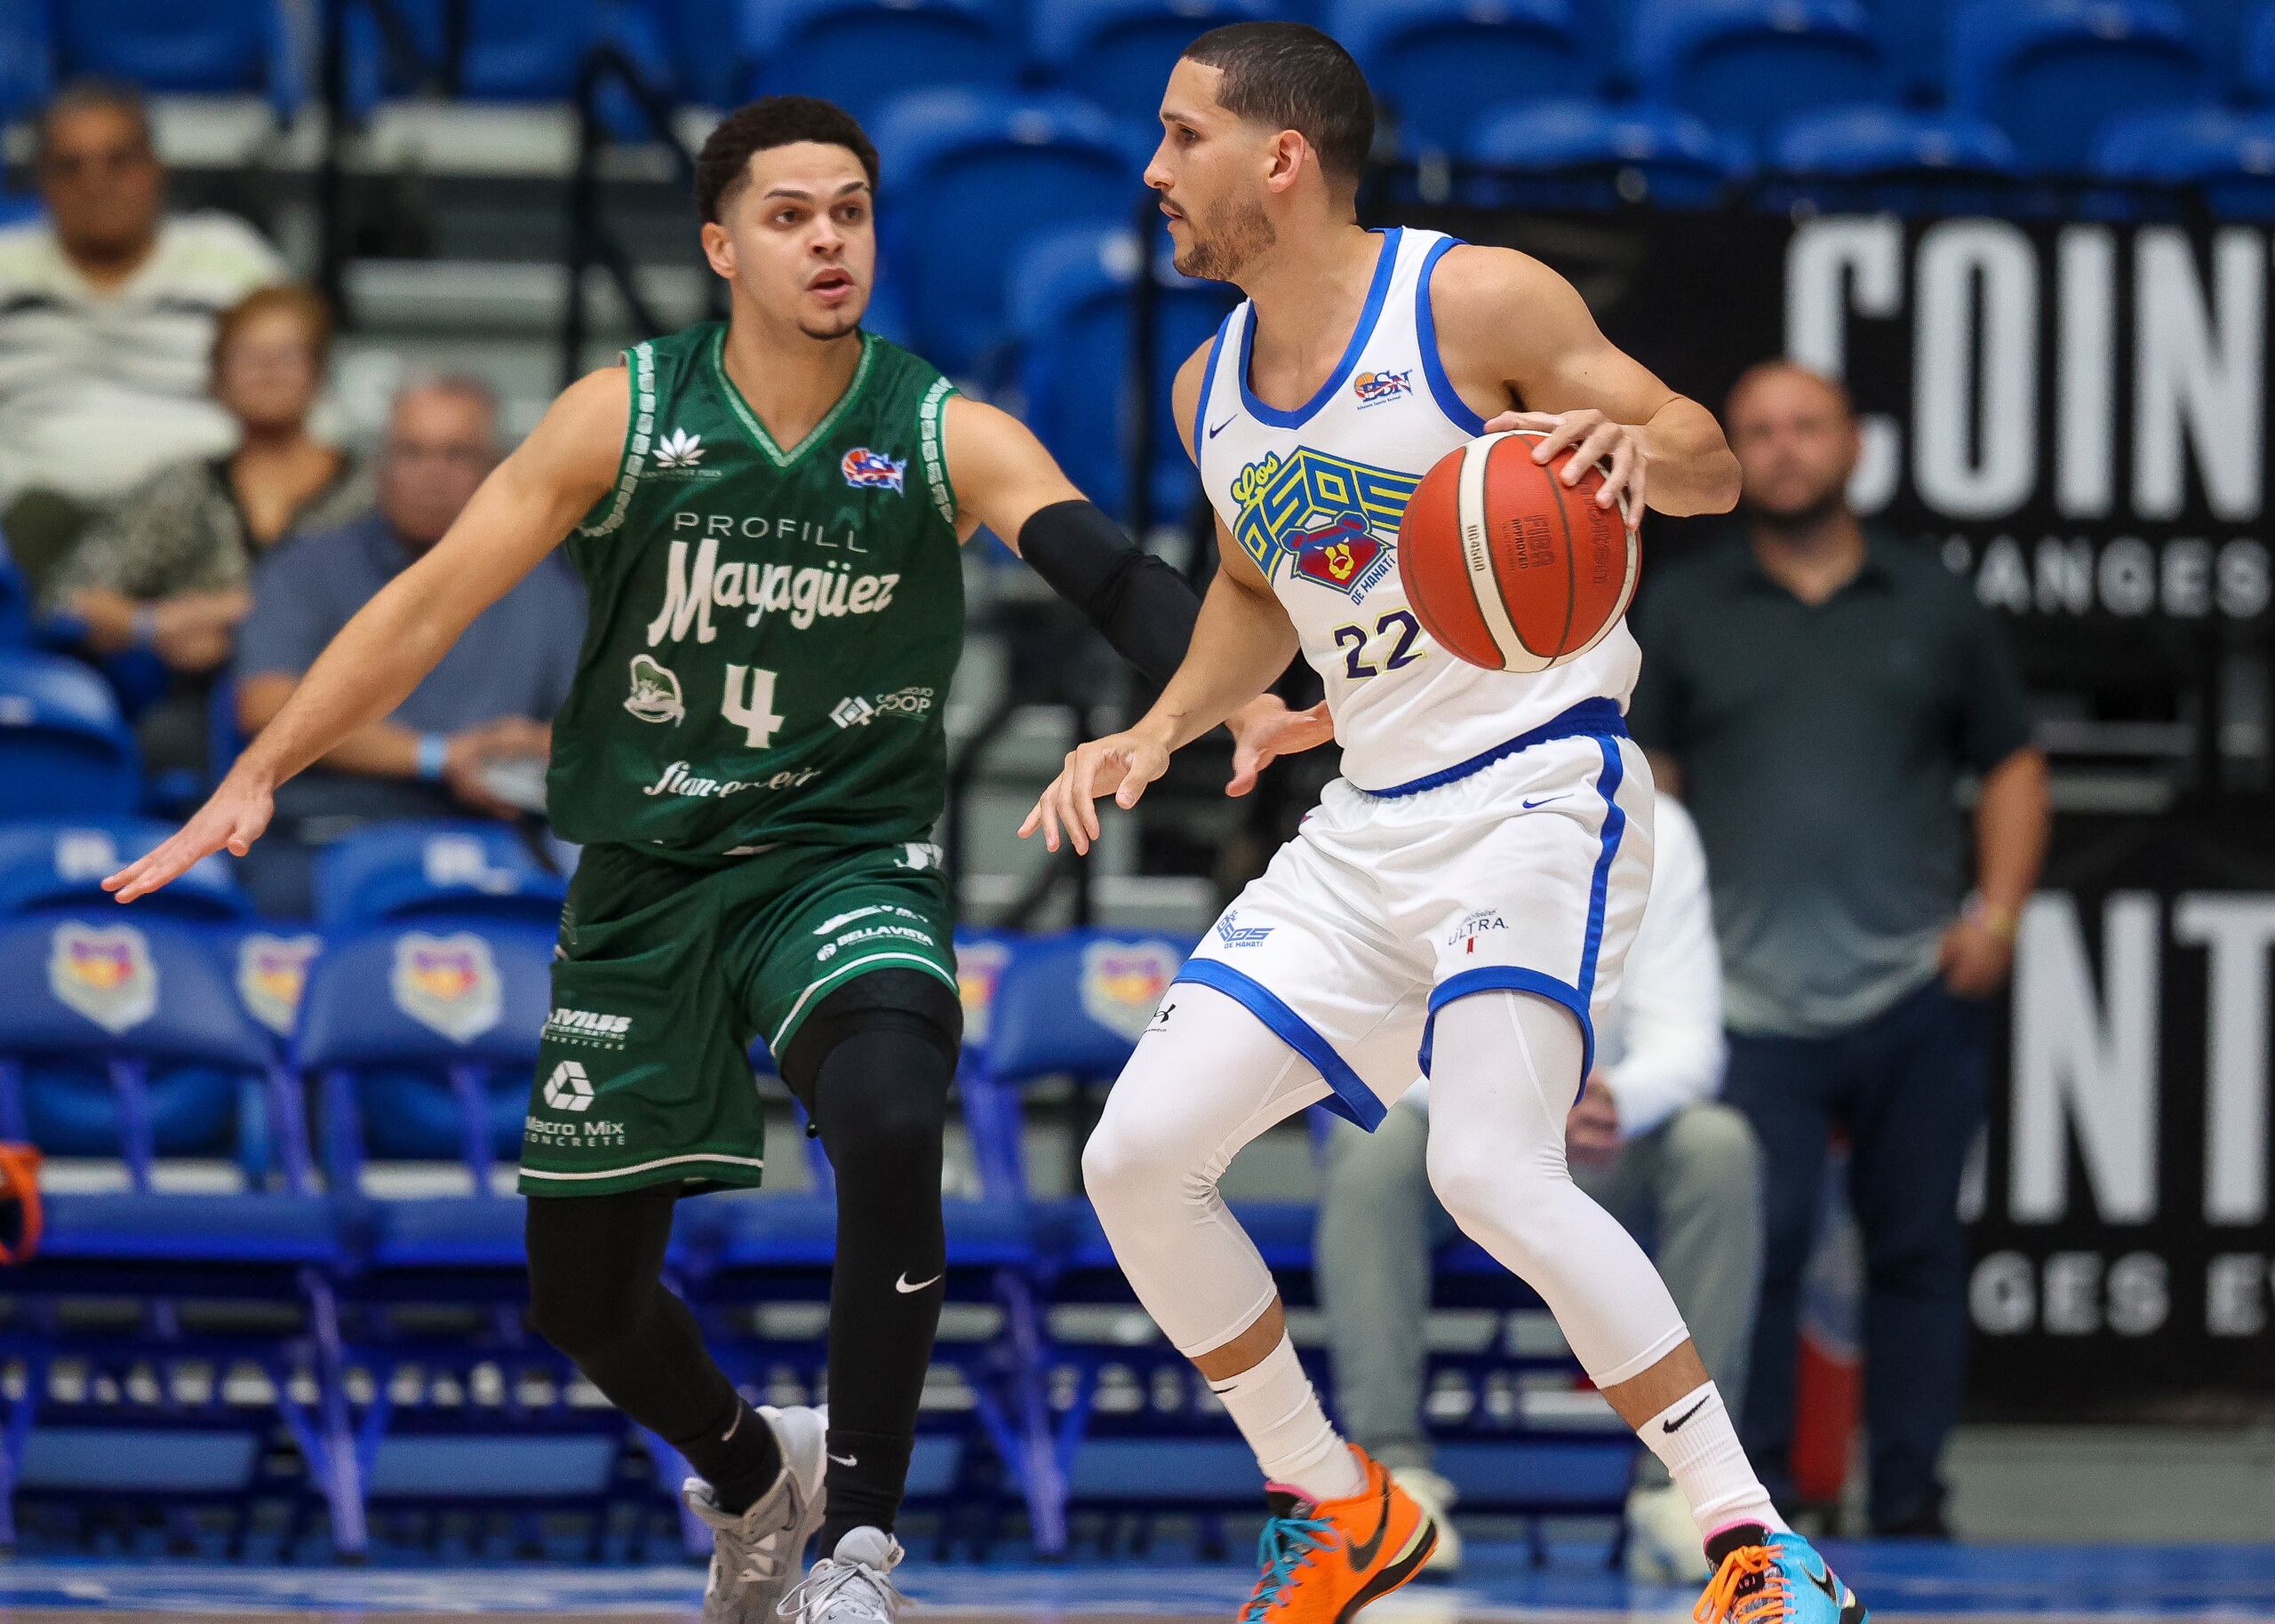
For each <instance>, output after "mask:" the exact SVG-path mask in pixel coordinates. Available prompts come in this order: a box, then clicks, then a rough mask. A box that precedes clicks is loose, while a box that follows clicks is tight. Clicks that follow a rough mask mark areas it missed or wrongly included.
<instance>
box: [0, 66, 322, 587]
mask: <svg viewBox="0 0 2275 1624" xmlns="http://www.w3.org/2000/svg"><path fill="white" fill-rule="evenodd" d="M32 172H33V175H34V177H35V178H36V180H37V182H38V185H39V194H40V201H41V203H44V205H45V214H44V218H42V219H37V220H33V221H30V222H28V223H27V224H24V225H21V226H15V227H9V228H8V229H6V230H4V231H0V523H4V525H5V527H6V529H7V534H8V540H9V545H10V547H11V549H12V552H13V553H14V554H15V557H16V561H17V563H18V564H19V565H20V566H21V567H22V569H24V571H25V573H26V574H27V575H28V576H30V577H32V578H33V582H34V585H38V583H39V581H40V579H41V577H43V576H44V572H45V570H46V569H47V568H48V566H49V565H50V564H52V562H53V561H55V560H57V559H59V558H60V557H61V556H62V554H63V553H64V552H65V550H66V549H68V547H69V545H70V544H71V542H72V541H73V540H74V539H75V538H76V536H77V535H78V532H79V530H80V529H82V528H84V525H85V523H86V521H87V520H88V519H89V518H90V517H92V515H93V514H94V513H97V512H100V510H102V509H103V508H104V507H106V506H108V505H109V504H110V503H112V502H114V501H116V499H117V498H120V497H122V496H124V494H125V493H126V492H127V491H129V490H132V489H133V488H134V487H135V486H137V485H139V484H140V483H141V482H142V481H143V480H145V479H146V478H148V476H149V475H150V474H153V473H154V472H156V470H157V469H158V468H160V467H162V466H164V465H165V464H167V463H170V462H179V461H180V460H182V459H183V458H191V457H212V456H218V455H219V454H220V453H221V452H223V451H226V450H229V449H230V447H231V446H232V445H234V444H235V441H236V428H235V425H234V424H233V423H232V422H231V421H230V419H229V417H228V413H226V412H224V411H223V410H221V409H220V407H219V406H217V405H216V404H214V403H213V402H212V400H211V399H210V398H208V395H207V384H208V382H209V379H210V377H211V372H210V367H211V362H212V353H213V327H214V322H215V320H216V318H217V317H219V316H220V314H221V312H222V311H224V310H226V309H228V307H229V306H232V305H234V304H235V303H236V302H237V301H238V300H239V299H243V297H244V296H245V295H246V294H248V293H250V292H251V291H253V290H254V289H255V288H259V287H266V286H267V285H268V284H269V283H276V282H282V281H283V280H284V266H283V261H282V260H280V259H278V258H277V256H276V251H275V249H273V248H271V247H270V246H269V245H268V244H267V243H266V242H264V241H263V240H262V239H261V237H260V235H259V233H258V232H256V231H254V230H253V228H252V227H250V226H248V225H246V224H245V223H244V222H243V220H240V219H235V218H234V217H232V216H229V215H226V214H219V213H199V214H189V215H183V216H180V217H178V218H174V219H167V218H166V217H165V214H164V209H165V197H166V171H165V166H164V164H163V163H160V162H159V161H158V154H157V149H156V146H155V145H154V143H153V142H152V139H151V134H150V118H149V114H148V110H147V109H146V108H145V107H144V106H143V103H142V99H141V97H140V95H139V94H138V93H137V92H134V91H133V90H132V88H130V87H128V86H125V85H120V84H105V83H102V82H100V81H86V82H82V83H80V84H74V85H70V86H68V87H66V88H65V89H64V90H63V91H61V92H59V93H58V94H57V96H56V97H55V99H54V100H52V101H51V102H50V103H48V105H47V106H46V107H44V108H43V109H42V110H41V112H40V114H39V115H38V117H37V118H36V120H35V121H34V123H33V143H32Z"/></svg>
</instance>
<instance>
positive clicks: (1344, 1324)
mask: <svg viewBox="0 0 2275 1624" xmlns="http://www.w3.org/2000/svg"><path fill="white" fill-rule="evenodd" d="M1655 833H1656V849H1655V852H1654V856H1653V861H1652V865H1651V889H1650V894H1649V897H1648V901H1646V902H1645V904H1644V905H1643V921H1642V923H1641V924H1640V925H1639V926H1637V927H1636V929H1635V945H1634V946H1633V947H1632V948H1630V949H1629V950H1628V953H1627V969H1626V973H1625V975H1624V976H1623V977H1622V978H1621V981H1620V984H1619V997H1618V999H1617V1001H1616V1002H1615V1003H1614V1004H1613V1006H1612V1009H1611V1018H1610V1019H1609V1020H1608V1021H1606V1022H1605V1023H1604V1025H1603V1030H1602V1031H1601V1032H1600V1034H1599V1046H1600V1047H1598V1050H1597V1055H1596V1059H1597V1064H1596V1070H1595V1072H1594V1075H1593V1076H1592V1077H1590V1078H1589V1079H1588V1083H1587V1088H1586V1090H1585V1093H1584V1094H1583V1095H1581V1097H1580V1099H1579V1101H1578V1103H1576V1104H1575V1105H1574V1106H1573V1107H1572V1111H1571V1115H1570V1117H1569V1118H1568V1119H1567V1121H1566V1125H1565V1139H1564V1150H1565V1155H1566V1157H1567V1158H1568V1159H1569V1162H1570V1163H1571V1168H1572V1177H1573V1179H1574V1181H1575V1182H1577V1183H1578V1185H1579V1186H1580V1188H1581V1189H1582V1190H1585V1191H1587V1193H1588V1194H1589V1195H1590V1196H1592V1197H1593V1198H1594V1199H1595V1200H1596V1202H1597V1203H1598V1204H1599V1205H1600V1206H1602V1207H1604V1208H1605V1210H1607V1211H1608V1212H1609V1213H1610V1214H1612V1215H1613V1216H1614V1217H1616V1218H1617V1219H1618V1220H1619V1221H1620V1222H1621V1223H1623V1224H1624V1225H1625V1226H1626V1227H1627V1229H1628V1230H1629V1231H1630V1232H1632V1234H1634V1235H1635V1236H1636V1237H1637V1238H1639V1239H1640V1240H1642V1241H1643V1243H1644V1246H1645V1248H1646V1249H1647V1250H1648V1252H1649V1253H1650V1254H1651V1261H1652V1262H1654V1263H1656V1264H1657V1265H1658V1270H1659V1273H1660V1275H1661V1276H1662V1277H1663V1278H1664V1279H1665V1281H1666V1283H1667V1290H1668V1292H1669V1293H1671V1294H1672V1295H1673V1297H1674V1302H1675V1307H1677V1308H1678V1309H1680V1310H1682V1318H1683V1323H1684V1324H1685V1325H1688V1326H1689V1327H1690V1333H1691V1335H1692V1337H1693V1338H1694V1339H1695V1340H1696V1341H1697V1343H1698V1357H1700V1358H1701V1359H1702V1360H1703V1361H1704V1363H1705V1365H1706V1370H1707V1373H1708V1374H1710V1375H1712V1377H1713V1378H1714V1384H1715V1386H1716V1387H1718V1388H1720V1389H1721V1392H1722V1395H1723V1402H1724V1403H1725V1404H1727V1405H1730V1406H1731V1407H1732V1408H1733V1409H1740V1408H1742V1407H1743V1403H1744V1396H1745V1384H1746V1371H1745V1364H1746V1357H1747V1355H1748V1351H1749V1349H1750V1347H1751V1344H1752V1339H1753V1301H1754V1292H1755V1289H1756V1286H1758V1284H1759V1282H1760V1271H1761V1156H1760V1151H1759V1150H1756V1149H1755V1147H1754V1142H1753V1134H1752V1132H1750V1131H1749V1130H1748V1128H1747V1127H1746V1123H1745V1118H1744V1117H1742V1116H1740V1115H1739V1114H1738V1113H1737V1112H1736V1111H1733V1110H1731V1109H1730V1108H1729V1107H1728V1105H1725V1104H1721V1103H1719V1102H1717V1101H1716V1100H1715V1099H1714V1097H1713V1096H1714V1092H1715V1090H1716V1089H1717V1088H1718V1087H1720V1085H1721V1081H1722V1058H1723V1039H1722V978H1721V967H1720V965H1719V964H1718V963H1717V961H1716V958H1715V951H1714V920H1713V916H1712V910H1711V909H1710V908H1709V906H1708V904H1707V889H1706V860H1705V857H1704V855H1703V854H1702V853H1701V852H1700V850H1699V845H1698V832H1697V829H1696V825H1694V824H1692V823H1691V821H1690V816H1689V815H1688V813H1686V812H1685V811H1684V810H1683V809H1682V804H1681V802H1680V801H1678V800H1675V799H1674V798H1673V797H1672V796H1668V795H1662V796H1660V797H1659V800H1658V809H1657V813H1656V825H1655ZM1427 1097H1428V1088H1427V1086H1426V1085H1423V1084H1417V1085H1416V1087H1415V1088H1414V1091H1413V1092H1412V1093H1411V1094H1409V1095H1407V1096H1406V1098H1404V1099H1403V1100H1401V1101H1400V1102H1399V1103H1398V1104H1397V1105H1395V1106H1393V1108H1392V1110H1391V1111H1390V1114H1389V1115H1388V1116H1387V1117H1385V1118H1384V1119H1383V1122H1382V1125H1381V1126H1379V1127H1377V1129H1376V1130H1375V1131H1374V1132H1373V1133H1371V1134H1368V1133H1364V1132H1361V1130H1360V1129H1359V1128H1357V1127H1355V1126H1353V1125H1352V1124H1350V1123H1347V1122H1344V1121H1341V1120H1339V1119H1338V1120H1337V1121H1336V1122H1334V1123H1333V1125H1332V1126H1331V1128H1330V1135H1331V1136H1330V1138H1329V1142H1328V1153H1327V1180H1326V1185H1325V1188H1324V1189H1323V1190H1322V1191H1321V1200H1320V1212H1319V1245H1318V1258H1319V1266H1318V1270H1317V1277H1318V1280H1319V1295H1320V1304H1321V1308H1323V1309H1324V1310H1326V1314H1327V1331H1328V1341H1329V1346H1330V1347H1331V1349H1333V1351H1334V1355H1335V1404H1336V1409H1337V1413H1339V1414H1340V1415H1341V1416H1342V1418H1343V1421H1344V1424H1345V1426H1346V1427H1347V1428H1349V1429H1350V1434H1351V1439H1352V1442H1353V1443H1355V1444H1357V1445H1359V1446H1360V1447H1361V1449H1364V1450H1365V1451H1366V1452H1367V1453H1369V1454H1371V1455H1373V1456H1374V1457H1375V1459H1377V1461H1381V1462H1382V1463H1383V1464H1384V1465H1385V1467H1387V1468H1389V1469H1390V1471H1391V1475H1392V1476H1393V1477H1395V1478H1397V1480H1398V1481H1399V1483H1400V1484H1401V1485H1403V1486H1404V1488H1405V1489H1406V1492H1407V1493H1409V1494H1411V1495H1413V1496H1414V1498H1415V1499H1417V1501H1421V1502H1422V1504H1423V1505H1424V1507H1425V1509H1428V1511H1429V1512H1430V1514H1431V1516H1432V1517H1433V1518H1434V1519H1435V1521H1436V1522H1437V1524H1438V1549H1437V1552H1436V1554H1435V1555H1433V1556H1432V1557H1431V1559H1430V1561H1429V1564H1428V1568H1429V1570H1430V1571H1432V1572H1441V1573H1445V1572H1453V1571H1454V1570H1455V1569H1457V1568H1458V1567H1459V1566H1460V1564H1461V1541H1460V1540H1459V1538H1458V1537H1457V1535H1456V1533H1455V1531H1454V1527H1453V1524H1451V1523H1450V1522H1449V1520H1448V1519H1447V1517H1446V1516H1445V1512H1446V1510H1447V1509H1448V1508H1449V1506H1451V1505H1452V1504H1453V1503H1454V1499H1455V1495H1454V1489H1453V1485H1451V1484H1450V1483H1449V1482H1447V1480H1446V1479H1445V1478H1443V1477H1440V1476H1439V1475H1438V1473H1437V1471H1436V1470H1435V1469H1434V1458H1435V1452H1434V1450H1433V1447H1432V1445H1431V1441H1430V1437H1429V1434H1428V1432H1427V1429H1426V1427H1425V1417H1424V1413H1423V1405H1424V1401H1425V1390H1424V1379H1425V1373H1426V1372H1427V1369H1428V1352H1429V1348H1428V1333H1429V1328H1430V1254H1431V1253H1432V1252H1433V1250H1434V1249H1435V1246H1437V1244H1438V1243H1439V1242H1441V1241H1444V1240H1447V1239H1449V1238H1451V1237H1452V1235H1453V1233H1454V1222H1453V1219H1452V1218H1451V1217H1450V1216H1449V1215H1448V1214H1447V1213H1446V1211H1445V1209H1444V1208H1443V1207H1442V1206H1440V1205H1439V1203H1438V1200H1437V1198H1436V1197H1435V1196H1433V1194H1432V1193H1431V1190H1430V1178H1429V1171H1428V1167H1427V1166H1426V1163H1427V1159H1428V1150H1429V1139H1430V1125H1429V1119H1428V1117H1427V1114H1426V1113H1427V1111H1428V1104H1427ZM1627 1530H1628V1539H1627V1567H1628V1572H1630V1573H1631V1574H1632V1575H1633V1576H1634V1577H1636V1578H1638V1579H1641V1580H1648V1581H1650V1582H1654V1583H1682V1582H1696V1581H1700V1580H1704V1579H1705V1578H1706V1577H1707V1573H1708V1571H1709V1570H1708V1568H1707V1565H1706V1557H1705V1554H1704V1552H1703V1551H1702V1550H1701V1549H1700V1548H1699V1545H1698V1538H1697V1532H1696V1529H1695V1528H1694V1527H1693V1526H1692V1523H1691V1517H1690V1507H1689V1504H1688V1501H1685V1500H1684V1499H1683V1497H1682V1494H1681V1493H1680V1491H1679V1490H1678V1489H1677V1488H1676V1487H1675V1485H1674V1480H1673V1479H1672V1477H1669V1476H1668V1475H1667V1469H1666V1468H1665V1466H1664V1465H1663V1464H1662V1463H1661V1462H1660V1461H1659V1459H1658V1458H1657V1457H1656V1455H1653V1454H1650V1453H1648V1452H1647V1453H1644V1455H1643V1457H1642V1459H1641V1461H1639V1462H1638V1464H1637V1469H1636V1479H1635V1487H1634V1490H1633V1492H1632V1493H1630V1494H1629V1496H1628V1500H1627Z"/></svg>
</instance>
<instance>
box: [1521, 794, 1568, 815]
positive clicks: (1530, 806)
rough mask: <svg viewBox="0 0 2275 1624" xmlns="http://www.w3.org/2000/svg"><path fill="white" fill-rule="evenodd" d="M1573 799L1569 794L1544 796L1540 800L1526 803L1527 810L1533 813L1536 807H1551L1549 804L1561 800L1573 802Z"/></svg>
mask: <svg viewBox="0 0 2275 1624" xmlns="http://www.w3.org/2000/svg"><path fill="white" fill-rule="evenodd" d="M1571 799H1572V797H1571V796H1570V795H1569V794H1563V795H1543V796H1542V797H1541V798H1540V799H1539V800H1528V801H1527V802H1525V810H1526V811H1528V812H1529V811H1531V810H1532V809H1533V808H1535V807H1545V806H1547V805H1549V804H1550V803H1551V802H1553V801H1559V800H1571Z"/></svg>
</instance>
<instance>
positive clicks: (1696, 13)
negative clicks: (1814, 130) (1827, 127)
mask: <svg viewBox="0 0 2275 1624" xmlns="http://www.w3.org/2000/svg"><path fill="white" fill-rule="evenodd" d="M1629 37H1630V40H1631V41H1632V50H1633V52H1634V55H1635V67H1636V74H1637V77H1638V78H1639V79H1640V81H1641V83H1642V86H1643V92H1644V93H1645V94H1646V95H1647V96H1649V97H1651V98H1654V99H1656V100H1660V101H1664V102H1665V103H1667V104H1668V105H1669V106H1671V107H1680V108H1682V109H1683V110H1684V111H1686V112H1688V113H1692V114H1695V115H1697V116H1698V117H1700V118H1702V119H1704V120H1705V121H1706V122H1707V123H1709V124H1712V126H1714V128H1715V129H1717V130H1719V131H1722V132H1724V133H1726V134H1728V133H1736V134H1739V135H1743V136H1744V137H1745V138H1746V139H1748V140H1750V141H1752V142H1754V143H1756V145H1757V146H1759V144H1760V142H1762V141H1764V140H1766V139H1768V137H1769V135H1770V133H1771V131H1774V130H1776V128H1777V126H1779V125H1780V124H1782V123H1785V122H1786V121H1787V120H1788V119H1790V118H1792V117H1793V116H1794V115H1797V114H1800V113H1806V112H1811V111H1814V110H1815V109H1816V108H1819V107H1838V106H1840V105H1842V104H1844V103H1849V102H1858V101H1876V100H1886V99H1887V98H1888V97H1889V96H1890V95H1891V94H1892V93H1893V91H1894V87H1895V76H1894V75H1893V74H1892V73H1891V72H1890V71H1889V68H1888V59H1887V57H1886V55H1885V53H1884V52H1883V50H1882V47H1881V44H1880V38H1879V36H1877V35H1876V34H1875V33H1874V32H1873V30H1872V19H1871V17H1870V16H1869V15H1868V14H1867V13H1866V12H1865V11H1864V7H1863V6H1862V5H1861V4H1859V3H1858V0H1640V4H1639V5H1638V8H1637V10H1636V12H1635V16H1634V20H1633V25H1632V30H1631V33H1630V36H1629Z"/></svg>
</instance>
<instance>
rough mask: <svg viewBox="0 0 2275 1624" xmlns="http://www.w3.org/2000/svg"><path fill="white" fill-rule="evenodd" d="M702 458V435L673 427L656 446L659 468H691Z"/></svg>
mask: <svg viewBox="0 0 2275 1624" xmlns="http://www.w3.org/2000/svg"><path fill="white" fill-rule="evenodd" d="M702 460H703V436H702V435H700V434H689V433H688V432H687V431H686V430H685V429H683V428H675V429H674V430H672V432H671V433H670V434H666V435H665V436H664V438H663V441H662V442H661V443H660V444H659V445H658V446H657V447H656V466H658V467H659V468H692V467H693V466H695V465H696V464H697V463H699V462H701V461H702Z"/></svg>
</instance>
